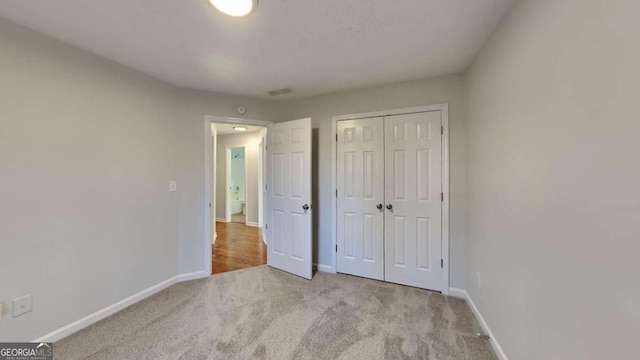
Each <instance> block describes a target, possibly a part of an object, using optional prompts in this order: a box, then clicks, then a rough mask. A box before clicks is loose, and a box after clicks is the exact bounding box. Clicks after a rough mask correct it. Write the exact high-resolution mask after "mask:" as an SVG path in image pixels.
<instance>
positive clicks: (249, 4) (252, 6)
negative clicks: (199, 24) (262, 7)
mask: <svg viewBox="0 0 640 360" xmlns="http://www.w3.org/2000/svg"><path fill="white" fill-rule="evenodd" d="M209 1H210V2H211V4H212V5H213V6H214V7H215V8H216V9H218V10H220V11H221V12H223V13H224V14H227V15H229V16H235V17H240V16H247V15H249V14H251V13H253V12H254V11H255V10H256V8H257V7H258V0H209Z"/></svg>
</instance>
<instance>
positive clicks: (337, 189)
mask: <svg viewBox="0 0 640 360" xmlns="http://www.w3.org/2000/svg"><path fill="white" fill-rule="evenodd" d="M336 197H338V189H336Z"/></svg>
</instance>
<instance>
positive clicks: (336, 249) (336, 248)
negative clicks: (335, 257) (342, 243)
mask: <svg viewBox="0 0 640 360" xmlns="http://www.w3.org/2000/svg"><path fill="white" fill-rule="evenodd" d="M336 252H338V244H336Z"/></svg>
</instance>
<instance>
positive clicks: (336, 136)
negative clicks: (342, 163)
mask: <svg viewBox="0 0 640 360" xmlns="http://www.w3.org/2000/svg"><path fill="white" fill-rule="evenodd" d="M337 141H338V134H336V142H337Z"/></svg>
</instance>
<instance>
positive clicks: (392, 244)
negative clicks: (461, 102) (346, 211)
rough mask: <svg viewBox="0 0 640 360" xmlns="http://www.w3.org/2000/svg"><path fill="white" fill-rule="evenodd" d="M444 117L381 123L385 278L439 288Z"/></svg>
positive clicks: (394, 119) (428, 115)
mask: <svg viewBox="0 0 640 360" xmlns="http://www.w3.org/2000/svg"><path fill="white" fill-rule="evenodd" d="M441 116H442V113H441V112H440V111H432V112H425V113H416V114H405V115H394V116H387V117H385V118H384V125H385V164H384V165H385V201H386V204H385V220H384V222H385V230H384V233H385V237H384V244H385V262H384V264H385V266H384V267H385V280H386V281H390V282H394V283H399V284H404V285H410V286H415V287H420V288H426V289H431V290H436V291H441V290H442V268H441V256H442V242H441V238H442V236H441V234H442V202H441V192H442V136H441V132H440V131H441V126H442V119H441Z"/></svg>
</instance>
